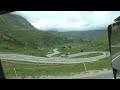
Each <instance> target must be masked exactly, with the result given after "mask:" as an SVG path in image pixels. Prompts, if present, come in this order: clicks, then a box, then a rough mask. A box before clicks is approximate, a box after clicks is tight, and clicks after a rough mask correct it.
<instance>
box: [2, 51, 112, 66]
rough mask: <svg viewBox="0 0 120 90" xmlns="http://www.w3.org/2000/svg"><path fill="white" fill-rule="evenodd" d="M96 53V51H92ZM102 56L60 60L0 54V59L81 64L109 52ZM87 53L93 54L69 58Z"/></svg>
mask: <svg viewBox="0 0 120 90" xmlns="http://www.w3.org/2000/svg"><path fill="white" fill-rule="evenodd" d="M95 52H98V51H94V53H95ZM99 52H101V53H103V55H100V56H95V57H89V58H60V57H50V58H46V57H36V56H29V55H20V54H0V58H1V59H3V60H20V61H31V62H40V63H66V64H69V63H83V62H92V61H98V60H100V59H102V58H105V57H108V56H110V53H109V52H102V51H99ZM88 53H93V52H81V53H78V54H74V55H71V56H76V55H83V54H84V55H85V54H88Z"/></svg>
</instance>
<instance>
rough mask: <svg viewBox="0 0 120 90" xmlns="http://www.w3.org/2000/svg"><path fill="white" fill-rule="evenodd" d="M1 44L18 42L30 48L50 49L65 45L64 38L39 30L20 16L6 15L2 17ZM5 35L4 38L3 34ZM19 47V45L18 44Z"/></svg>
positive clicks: (0, 26)
mask: <svg viewBox="0 0 120 90" xmlns="http://www.w3.org/2000/svg"><path fill="white" fill-rule="evenodd" d="M0 33H1V36H0V37H1V39H0V42H4V40H6V39H5V37H9V40H6V41H9V42H11V41H14V43H15V42H16V41H17V42H19V43H21V45H23V46H25V45H26V43H27V46H28V47H34V48H37V47H48V46H53V45H57V44H62V43H63V38H61V37H57V36H54V35H52V34H50V33H48V32H45V31H42V30H37V29H36V28H35V27H33V26H32V25H31V24H30V23H29V22H28V21H27V20H26V19H24V18H23V17H21V16H19V15H13V14H4V15H1V16H0ZM3 33H4V37H3V35H2V34H3ZM16 44H17V45H19V44H18V43H16Z"/></svg>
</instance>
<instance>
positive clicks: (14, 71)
mask: <svg viewBox="0 0 120 90" xmlns="http://www.w3.org/2000/svg"><path fill="white" fill-rule="evenodd" d="M14 72H15V76H16V78H17V72H16V69H15V68H14Z"/></svg>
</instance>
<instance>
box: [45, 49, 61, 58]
mask: <svg viewBox="0 0 120 90" xmlns="http://www.w3.org/2000/svg"><path fill="white" fill-rule="evenodd" d="M53 52H54V53H51V54H48V55H46V56H47V57H51V56H54V55H56V54H59V53H60V52H59V51H58V48H55V49H53Z"/></svg>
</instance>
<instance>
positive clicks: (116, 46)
mask: <svg viewBox="0 0 120 90" xmlns="http://www.w3.org/2000/svg"><path fill="white" fill-rule="evenodd" d="M116 20H117V19H115V21H116ZM108 39H109V49H110V56H111V65H112V68H113V75H114V78H115V79H116V77H117V76H118V75H119V73H118V72H119V71H120V21H118V20H117V22H115V23H113V24H111V25H109V26H108Z"/></svg>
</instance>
